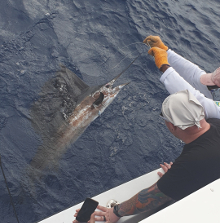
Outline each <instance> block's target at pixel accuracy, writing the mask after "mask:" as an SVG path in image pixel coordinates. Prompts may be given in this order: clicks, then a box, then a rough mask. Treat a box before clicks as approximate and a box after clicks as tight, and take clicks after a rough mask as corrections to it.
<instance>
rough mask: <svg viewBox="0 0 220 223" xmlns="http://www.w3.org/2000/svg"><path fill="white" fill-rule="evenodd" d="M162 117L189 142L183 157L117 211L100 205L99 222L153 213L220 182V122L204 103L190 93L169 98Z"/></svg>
mask: <svg viewBox="0 0 220 223" xmlns="http://www.w3.org/2000/svg"><path fill="white" fill-rule="evenodd" d="M161 114H162V117H163V119H164V120H165V124H166V126H167V128H168V129H169V130H170V132H171V133H172V134H173V135H174V136H175V137H177V138H178V139H180V140H182V141H183V142H185V146H184V147H183V151H182V153H181V155H180V156H179V157H178V158H177V159H176V160H175V162H174V163H173V165H172V168H170V169H169V170H168V171H167V172H166V173H165V174H164V175H163V176H162V177H161V178H160V179H159V180H158V181H157V182H156V183H155V184H154V185H152V186H151V187H149V188H146V189H143V190H142V191H140V192H139V193H137V194H136V195H134V196H133V197H131V198H130V199H129V200H127V201H124V202H122V203H121V204H119V205H116V206H115V207H114V208H106V207H102V206H100V205H99V207H98V208H99V209H100V210H101V211H97V212H95V214H96V221H103V220H105V222H108V223H114V222H117V221H118V220H119V219H120V218H121V217H123V216H127V215H133V214H138V213H140V212H151V213H152V211H155V210H158V208H161V207H163V206H164V205H166V204H167V203H168V202H171V201H177V200H180V199H182V198H184V197H185V196H187V195H189V194H191V193H193V192H194V191H196V190H198V189H200V188H202V187H204V186H205V185H207V184H209V183H211V182H213V181H214V180H216V179H218V178H220V147H219V145H220V119H217V118H212V119H208V120H206V119H205V112H204V109H203V107H202V105H201V103H200V102H199V101H198V100H197V99H196V97H195V96H194V95H193V94H192V93H191V92H190V91H188V90H183V91H180V92H177V93H174V94H171V95H170V96H168V97H167V98H166V99H165V100H164V102H163V104H162V109H161ZM76 215H77V214H76ZM76 215H75V216H76Z"/></svg>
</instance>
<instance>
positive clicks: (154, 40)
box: [143, 36, 168, 50]
mask: <svg viewBox="0 0 220 223" xmlns="http://www.w3.org/2000/svg"><path fill="white" fill-rule="evenodd" d="M143 42H144V43H146V44H147V45H150V47H159V48H161V49H164V50H168V47H167V46H166V45H164V43H163V42H162V40H161V39H160V37H159V36H148V37H147V38H146V39H145V40H144V41H143Z"/></svg>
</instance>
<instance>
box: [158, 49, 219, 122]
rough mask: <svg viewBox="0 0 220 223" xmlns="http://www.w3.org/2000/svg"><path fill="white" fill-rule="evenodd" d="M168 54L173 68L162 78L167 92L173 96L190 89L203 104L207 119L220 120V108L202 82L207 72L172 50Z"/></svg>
mask: <svg viewBox="0 0 220 223" xmlns="http://www.w3.org/2000/svg"><path fill="white" fill-rule="evenodd" d="M167 53H168V62H169V63H170V65H171V66H172V67H170V68H168V69H167V70H166V71H165V72H164V73H163V75H162V76H161V78H160V81H161V82H162V83H163V84H164V85H165V87H166V89H167V91H168V92H169V93H170V94H173V93H176V92H178V91H183V90H186V89H188V90H189V91H190V92H191V93H192V94H193V95H194V96H195V97H196V98H197V100H198V101H199V102H200V103H201V104H202V106H203V108H204V110H205V118H206V119H208V118H220V107H219V106H217V105H216V103H215V102H214V101H213V98H212V94H211V93H210V91H209V90H208V88H207V87H206V86H205V85H203V84H201V82H200V76H201V75H202V74H205V73H206V72H205V71H203V70H201V69H200V68H199V67H198V66H197V65H195V64H193V63H191V62H190V61H188V60H186V59H185V58H183V57H181V56H180V55H178V54H177V53H175V52H174V51H172V50H170V49H169V50H168V51H167Z"/></svg>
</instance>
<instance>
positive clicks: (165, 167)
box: [157, 162, 173, 177]
mask: <svg viewBox="0 0 220 223" xmlns="http://www.w3.org/2000/svg"><path fill="white" fill-rule="evenodd" d="M172 165H173V162H170V163H169V164H168V163H166V162H164V165H163V164H160V166H161V168H162V169H163V171H164V173H166V172H167V171H168V170H169V169H170V168H171V166H172ZM157 174H158V175H159V177H162V176H163V175H164V174H163V173H161V172H158V173H157Z"/></svg>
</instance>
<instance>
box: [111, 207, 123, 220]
mask: <svg viewBox="0 0 220 223" xmlns="http://www.w3.org/2000/svg"><path fill="white" fill-rule="evenodd" d="M113 213H114V214H115V215H116V216H117V217H119V218H121V217H123V216H121V215H120V214H119V213H118V204H117V205H115V206H114V208H113Z"/></svg>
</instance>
